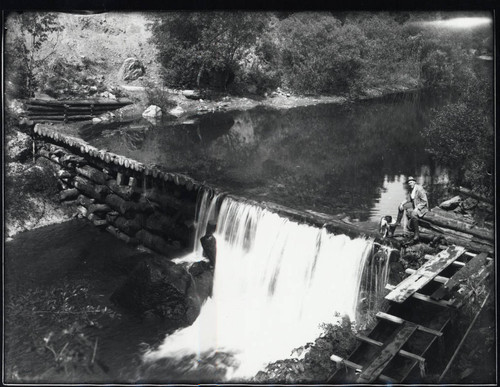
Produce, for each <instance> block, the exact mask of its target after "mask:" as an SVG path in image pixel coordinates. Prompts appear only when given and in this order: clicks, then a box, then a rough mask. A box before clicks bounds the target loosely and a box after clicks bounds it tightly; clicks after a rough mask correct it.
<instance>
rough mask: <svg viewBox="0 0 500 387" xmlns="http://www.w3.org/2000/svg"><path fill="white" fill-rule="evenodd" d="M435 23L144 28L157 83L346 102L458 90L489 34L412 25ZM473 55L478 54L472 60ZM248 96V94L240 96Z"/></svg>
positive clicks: (273, 19)
mask: <svg viewBox="0 0 500 387" xmlns="http://www.w3.org/2000/svg"><path fill="white" fill-rule="evenodd" d="M441 17H442V15H441V14H439V13H432V12H431V13H424V14H423V13H408V12H407V13H404V14H400V13H384V12H380V13H368V12H337V13H335V12H333V13H328V12H276V13H266V14H265V15H262V14H256V13H253V14H252V13H225V12H215V13H211V12H205V13H182V14H180V13H169V14H165V15H162V16H160V17H158V18H156V19H155V21H154V22H153V24H152V33H153V41H154V42H155V43H156V44H157V46H158V48H159V58H160V61H161V63H162V64H163V66H164V77H165V81H166V82H167V84H168V85H170V86H175V87H195V86H197V87H199V86H201V85H205V86H209V87H217V86H218V87H225V86H228V82H229V81H230V80H231V79H232V77H233V75H234V76H235V78H234V79H235V83H236V85H235V88H234V89H235V90H244V89H245V88H246V89H248V90H255V91H256V92H258V93H264V92H266V91H269V90H271V89H273V88H277V87H282V88H287V89H289V90H290V91H293V92H299V93H313V94H318V93H326V94H329V93H337V94H338V93H340V94H341V93H349V94H351V93H354V94H359V93H361V92H363V90H365V89H370V88H379V87H382V88H384V87H387V86H392V85H397V86H399V85H403V86H406V87H416V86H418V85H422V86H430V87H434V86H443V85H448V86H449V85H457V84H459V83H460V82H462V81H463V80H464V79H468V78H470V77H471V75H472V72H473V66H472V63H473V60H472V59H473V57H474V55H477V52H491V48H492V45H491V31H489V30H488V29H480V30H478V31H473V32H470V31H467V32H457V31H450V30H447V29H443V28H431V27H427V26H425V25H422V24H419V23H420V22H422V21H426V20H438V19H439V18H441ZM478 50H479V51H478ZM249 86H250V87H249Z"/></svg>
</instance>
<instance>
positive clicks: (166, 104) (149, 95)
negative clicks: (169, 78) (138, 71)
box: [143, 82, 176, 112]
mask: <svg viewBox="0 0 500 387" xmlns="http://www.w3.org/2000/svg"><path fill="white" fill-rule="evenodd" d="M143 86H144V91H145V93H146V103H147V104H148V105H156V106H158V107H160V108H161V109H162V111H163V112H167V111H169V110H170V109H172V108H174V107H175V106H176V103H175V102H174V101H172V100H171V99H170V93H169V92H168V89H167V88H166V87H165V86H157V85H155V84H154V83H152V82H143Z"/></svg>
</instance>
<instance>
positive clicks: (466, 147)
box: [424, 78, 495, 197]
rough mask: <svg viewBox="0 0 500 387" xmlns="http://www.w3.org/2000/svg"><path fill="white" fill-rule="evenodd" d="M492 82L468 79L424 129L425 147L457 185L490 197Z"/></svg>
mask: <svg viewBox="0 0 500 387" xmlns="http://www.w3.org/2000/svg"><path fill="white" fill-rule="evenodd" d="M492 96H493V93H492V90H491V84H490V83H488V82H484V81H481V80H477V79H474V78H473V79H471V80H470V82H469V84H468V85H464V91H463V93H462V96H461V98H460V100H459V101H458V102H455V103H450V104H448V105H446V106H445V107H444V108H442V109H440V110H439V111H436V112H434V117H433V118H432V119H431V121H430V123H429V125H428V127H427V128H425V130H424V136H425V137H426V140H427V144H428V150H429V151H430V152H431V153H432V154H433V155H434V156H435V157H436V159H437V160H438V161H439V162H441V163H442V164H444V165H446V166H449V167H452V168H453V170H455V171H456V176H455V177H454V179H455V183H456V184H462V185H466V186H469V187H470V188H472V189H474V190H475V191H477V192H478V193H480V194H483V195H486V196H490V197H493V195H494V188H495V185H494V179H493V172H494V166H495V161H494V160H495V149H494V127H493V110H492V108H493V99H492Z"/></svg>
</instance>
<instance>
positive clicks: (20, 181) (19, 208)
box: [5, 161, 58, 228]
mask: <svg viewBox="0 0 500 387" xmlns="http://www.w3.org/2000/svg"><path fill="white" fill-rule="evenodd" d="M47 163H48V164H51V163H50V162H47ZM8 167H9V171H8V173H6V178H5V208H6V214H5V220H6V223H7V224H18V225H19V226H20V227H21V228H24V227H25V226H26V225H27V224H29V223H30V222H34V223H35V225H36V224H37V223H38V222H39V221H40V220H41V219H42V218H43V216H44V215H45V211H46V207H47V205H48V204H49V203H56V194H57V192H58V191H57V178H56V177H55V173H54V171H53V170H52V169H51V168H50V166H49V165H45V166H41V165H40V164H39V163H33V162H32V161H28V162H27V163H25V164H19V163H11V164H8Z"/></svg>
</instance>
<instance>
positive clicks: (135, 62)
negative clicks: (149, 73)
mask: <svg viewBox="0 0 500 387" xmlns="http://www.w3.org/2000/svg"><path fill="white" fill-rule="evenodd" d="M145 72H146V70H145V68H144V65H143V64H142V62H141V61H140V60H139V59H137V58H127V59H125V61H124V62H123V64H122V67H121V68H120V77H121V79H123V80H124V81H134V80H136V79H137V78H139V77H142V76H143V75H144V73H145Z"/></svg>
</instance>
